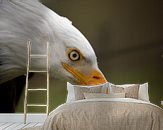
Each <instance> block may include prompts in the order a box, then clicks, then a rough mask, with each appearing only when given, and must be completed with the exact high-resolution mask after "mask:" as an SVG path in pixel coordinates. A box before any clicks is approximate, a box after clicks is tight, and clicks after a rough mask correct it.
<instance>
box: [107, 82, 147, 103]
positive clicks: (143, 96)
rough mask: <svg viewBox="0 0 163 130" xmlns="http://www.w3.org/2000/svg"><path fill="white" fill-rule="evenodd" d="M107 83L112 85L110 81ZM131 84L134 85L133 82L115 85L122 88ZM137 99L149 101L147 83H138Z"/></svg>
mask: <svg viewBox="0 0 163 130" xmlns="http://www.w3.org/2000/svg"><path fill="white" fill-rule="evenodd" d="M109 84H110V86H111V85H114V84H112V83H109ZM132 85H134V84H123V85H116V86H117V87H122V88H127V87H130V86H132ZM138 99H139V100H143V101H146V102H150V101H149V93H148V83H144V84H140V86H139V92H138Z"/></svg>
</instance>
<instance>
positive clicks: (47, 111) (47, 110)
mask: <svg viewBox="0 0 163 130" xmlns="http://www.w3.org/2000/svg"><path fill="white" fill-rule="evenodd" d="M46 52H47V64H46V65H47V108H46V113H47V115H48V114H49V42H48V41H47V51H46Z"/></svg>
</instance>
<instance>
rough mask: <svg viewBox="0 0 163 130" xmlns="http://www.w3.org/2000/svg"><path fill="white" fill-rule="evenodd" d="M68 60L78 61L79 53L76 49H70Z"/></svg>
mask: <svg viewBox="0 0 163 130" xmlns="http://www.w3.org/2000/svg"><path fill="white" fill-rule="evenodd" d="M68 56H69V58H70V60H72V61H78V60H80V54H79V52H78V51H77V50H72V51H71V52H70V53H69V54H68Z"/></svg>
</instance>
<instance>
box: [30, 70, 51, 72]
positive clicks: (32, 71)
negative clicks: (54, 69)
mask: <svg viewBox="0 0 163 130" xmlns="http://www.w3.org/2000/svg"><path fill="white" fill-rule="evenodd" d="M29 72H40V73H41V72H48V71H47V70H29Z"/></svg>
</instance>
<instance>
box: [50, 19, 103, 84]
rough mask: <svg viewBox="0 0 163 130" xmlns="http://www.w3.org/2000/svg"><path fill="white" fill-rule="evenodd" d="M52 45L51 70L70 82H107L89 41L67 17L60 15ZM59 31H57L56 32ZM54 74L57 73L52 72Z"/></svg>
mask: <svg viewBox="0 0 163 130" xmlns="http://www.w3.org/2000/svg"><path fill="white" fill-rule="evenodd" d="M57 20H58V22H57V23H58V25H57V26H55V29H54V31H55V33H54V34H55V35H54V39H55V40H54V42H55V43H53V44H52V45H51V48H50V49H51V54H50V55H51V58H53V59H51V60H50V61H51V69H52V70H51V71H52V72H53V71H54V72H57V75H58V76H61V77H64V78H66V79H67V80H68V81H70V82H74V83H77V84H81V85H97V84H103V83H105V82H106V79H105V77H104V75H103V73H102V72H101V71H100V69H99V68H98V64H97V57H96V55H95V52H94V50H93V48H92V47H91V45H90V43H89V41H88V40H87V39H86V38H85V37H84V35H83V34H82V33H81V32H80V31H79V30H78V29H77V28H75V27H74V26H73V25H72V22H71V21H69V20H68V19H67V18H65V17H60V16H59V17H58V19H57ZM56 31H57V32H56ZM51 74H52V75H53V74H55V73H51Z"/></svg>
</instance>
